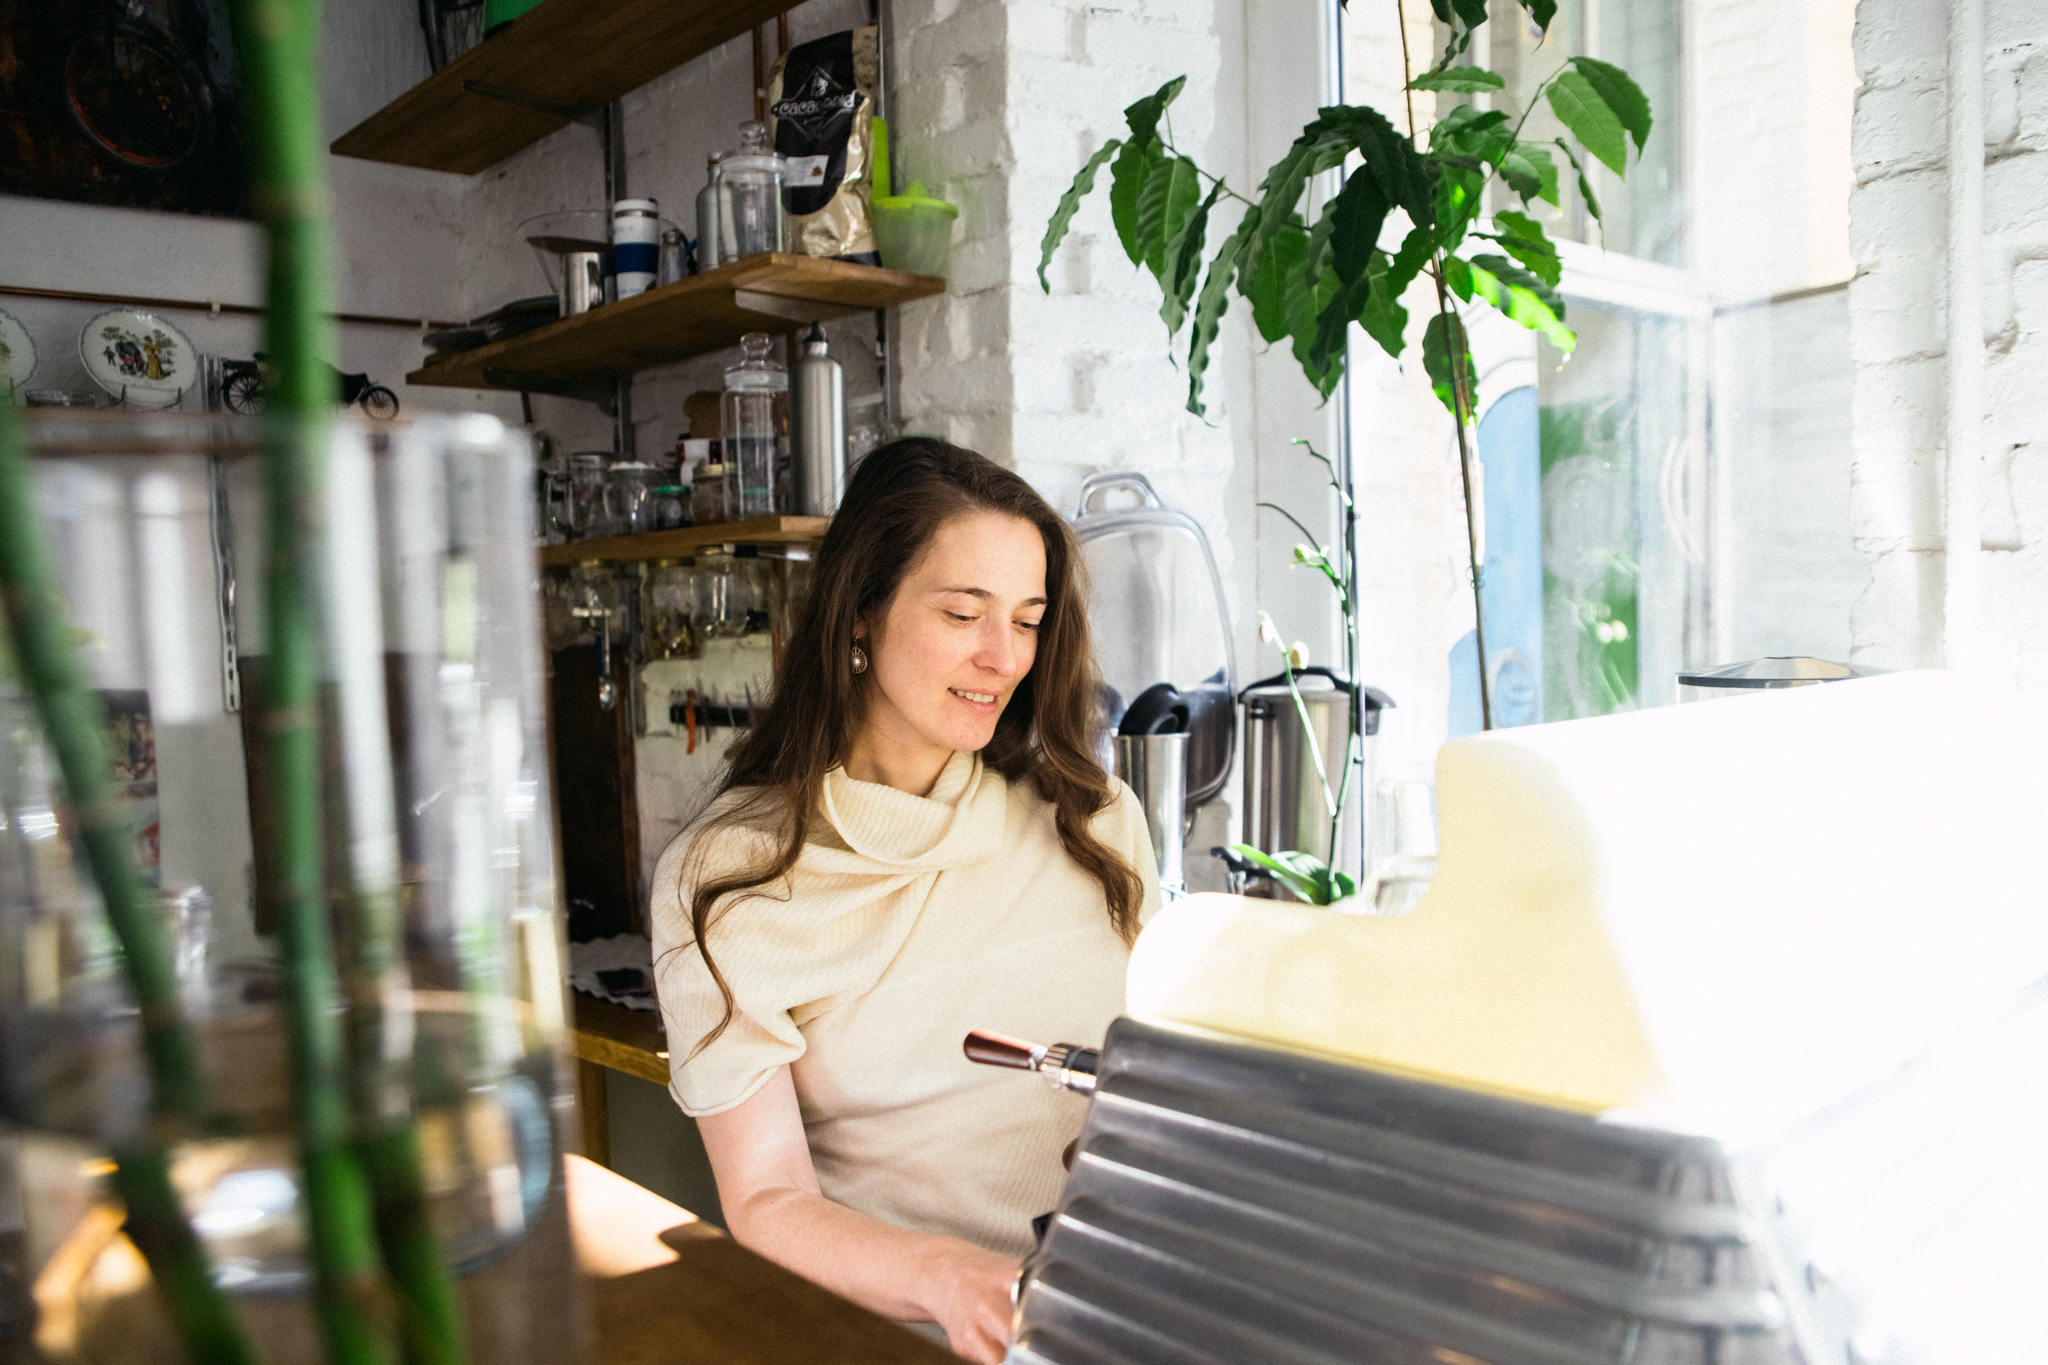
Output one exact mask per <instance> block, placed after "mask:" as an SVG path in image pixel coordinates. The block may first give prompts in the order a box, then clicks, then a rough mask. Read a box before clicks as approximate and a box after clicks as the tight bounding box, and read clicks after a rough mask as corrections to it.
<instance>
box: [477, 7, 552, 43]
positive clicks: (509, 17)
mask: <svg viewBox="0 0 2048 1365" xmlns="http://www.w3.org/2000/svg"><path fill="white" fill-rule="evenodd" d="M539 3H540V0H484V37H486V38H488V37H490V36H491V35H492V34H493V33H496V32H497V31H498V30H499V29H501V28H503V27H505V25H507V24H509V23H511V22H512V21H513V20H514V19H517V18H518V17H519V16H520V15H522V14H524V13H526V12H527V11H528V10H530V9H532V8H533V7H534V6H535V5H538V4H539Z"/></svg>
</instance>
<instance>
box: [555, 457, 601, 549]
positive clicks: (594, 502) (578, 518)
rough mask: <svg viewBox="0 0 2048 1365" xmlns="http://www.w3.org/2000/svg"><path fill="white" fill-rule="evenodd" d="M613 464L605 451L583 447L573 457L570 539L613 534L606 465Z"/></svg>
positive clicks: (568, 533)
mask: <svg viewBox="0 0 2048 1365" xmlns="http://www.w3.org/2000/svg"><path fill="white" fill-rule="evenodd" d="M610 463H611V455H610V454H609V453H608V452H605V451H602V450H579V451H577V452H576V453H575V454H574V455H571V456H570V457H569V460H568V470H569V472H568V480H569V498H568V508H567V513H566V519H567V525H566V528H565V529H566V532H567V538H568V539H570V540H582V539H585V538H587V537H589V536H602V535H609V534H610V530H609V528H608V526H607V525H606V522H605V510H604V487H605V466H606V465H608V464H610Z"/></svg>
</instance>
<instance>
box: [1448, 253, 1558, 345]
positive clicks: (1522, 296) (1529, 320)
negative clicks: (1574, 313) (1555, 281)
mask: <svg viewBox="0 0 2048 1365" xmlns="http://www.w3.org/2000/svg"><path fill="white" fill-rule="evenodd" d="M1471 270H1472V292H1473V293H1474V294H1475V295H1477V296H1478V297H1480V298H1482V299H1485V300H1486V301H1487V302H1488V303H1490V304H1492V305H1493V306H1494V307H1495V308H1498V309H1499V310H1500V311H1501V312H1503V313H1505V314H1507V315H1508V316H1509V317H1510V318H1512V319H1514V320H1515V321H1516V322H1519V323H1521V324H1522V325H1523V326H1524V327H1527V328H1528V329H1529V330H1530V331H1532V332H1541V333H1542V334H1543V336H1544V339H1545V340H1547V341H1549V342H1550V344H1551V345H1553V346H1555V347H1557V349H1558V350H1560V351H1567V352H1568V351H1570V350H1571V349H1572V348H1573V347H1574V346H1576V345H1578V344H1579V341H1578V338H1577V337H1576V336H1574V335H1573V334H1572V330H1571V328H1569V327H1567V326H1565V325H1564V300H1563V299H1561V298H1559V297H1558V295H1557V291H1556V290H1554V289H1552V288H1551V287H1550V286H1549V285H1547V284H1545V283H1544V282H1543V281H1542V280H1539V279H1537V278H1536V276H1534V275H1532V274H1530V273H1529V272H1528V271H1526V270H1524V269H1522V267H1520V266H1518V265H1516V264H1515V263H1514V262H1513V261H1510V260H1509V259H1508V258H1507V257H1505V256H1492V255H1488V256H1474V257H1473V258H1472V261H1471Z"/></svg>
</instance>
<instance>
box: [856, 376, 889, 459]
mask: <svg viewBox="0 0 2048 1365" xmlns="http://www.w3.org/2000/svg"><path fill="white" fill-rule="evenodd" d="M888 439H889V433H888V419H887V417H886V416H885V415H884V413H883V403H882V395H881V394H879V393H867V394H862V395H861V396H860V397H859V398H855V399H852V400H850V401H849V402H848V403H847V405H846V472H847V473H848V474H852V473H853V467H854V466H855V465H857V464H859V463H860V462H861V461H862V460H864V459H866V458H867V455H868V452H869V451H871V450H873V449H874V448H875V447H876V446H879V445H881V444H883V443H884V442H886V441H887V440H888Z"/></svg>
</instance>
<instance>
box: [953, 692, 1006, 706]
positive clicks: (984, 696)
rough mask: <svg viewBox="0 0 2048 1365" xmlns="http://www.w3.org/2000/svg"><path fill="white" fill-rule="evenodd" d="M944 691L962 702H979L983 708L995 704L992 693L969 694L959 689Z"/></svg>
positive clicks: (994, 695)
mask: <svg viewBox="0 0 2048 1365" xmlns="http://www.w3.org/2000/svg"><path fill="white" fill-rule="evenodd" d="M946 690H947V691H948V692H951V693H952V694H953V695H954V696H956V697H959V698H960V699H961V700H963V701H971V702H979V703H980V704H981V705H983V706H992V705H994V704H995V699H996V694H995V693H993V692H969V691H967V690H966V689H965V688H961V687H949V688H947V689H946Z"/></svg>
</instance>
